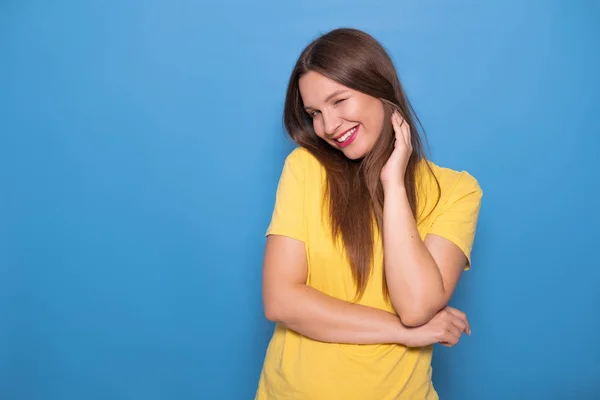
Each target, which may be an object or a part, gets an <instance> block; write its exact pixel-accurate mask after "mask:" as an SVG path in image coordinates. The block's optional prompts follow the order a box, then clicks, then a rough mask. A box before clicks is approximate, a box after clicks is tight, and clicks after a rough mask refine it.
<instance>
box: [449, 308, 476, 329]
mask: <svg viewBox="0 0 600 400" xmlns="http://www.w3.org/2000/svg"><path fill="white" fill-rule="evenodd" d="M446 310H448V311H449V312H450V313H452V315H454V316H456V317H457V318H460V319H461V320H463V321H464V323H465V333H466V334H467V335H470V334H471V325H470V324H469V319H468V318H467V314H465V313H464V312H462V311H460V310H457V309H456V308H453V307H450V306H448V307H446Z"/></svg>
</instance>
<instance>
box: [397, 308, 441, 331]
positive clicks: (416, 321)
mask: <svg viewBox="0 0 600 400" xmlns="http://www.w3.org/2000/svg"><path fill="white" fill-rule="evenodd" d="M434 315H435V314H431V313H426V312H422V311H421V312H419V311H418V310H415V311H412V312H404V313H400V314H399V315H398V316H399V317H400V322H402V325H404V326H406V327H408V328H416V327H418V326H421V325H425V324H426V323H427V322H429V320H430V319H431V318H432V317H433V316H434Z"/></svg>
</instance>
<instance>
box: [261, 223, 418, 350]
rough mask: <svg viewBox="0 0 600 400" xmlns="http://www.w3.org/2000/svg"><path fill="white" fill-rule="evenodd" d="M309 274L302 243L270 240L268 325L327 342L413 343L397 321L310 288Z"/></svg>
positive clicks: (266, 290)
mask: <svg viewBox="0 0 600 400" xmlns="http://www.w3.org/2000/svg"><path fill="white" fill-rule="evenodd" d="M307 270H308V267H307V260H306V253H305V249H304V243H303V242H301V241H299V240H296V239H291V238H289V237H286V236H278V235H269V236H268V237H267V245H266V250H265V259H264V266H263V301H264V309H265V315H266V317H267V319H269V320H271V321H274V322H278V323H281V324H283V325H284V326H286V327H287V328H289V329H291V330H293V331H296V332H298V333H300V334H301V335H304V336H307V337H309V338H311V339H314V340H318V341H322V342H332V343H352V344H379V343H401V344H406V345H409V344H410V343H411V336H414V334H415V333H416V332H414V329H413V330H412V331H411V329H410V328H407V327H405V326H403V325H402V324H401V322H400V319H399V318H398V316H397V315H395V314H392V313H389V312H387V311H383V310H379V309H376V308H372V307H367V306H363V305H359V304H353V303H349V302H346V301H343V300H339V299H336V298H334V297H331V296H328V295H326V294H324V293H322V292H320V291H318V290H316V289H314V288H312V287H310V286H308V285H306V277H307ZM416 329H418V328H416Z"/></svg>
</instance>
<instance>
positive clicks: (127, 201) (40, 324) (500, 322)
mask: <svg viewBox="0 0 600 400" xmlns="http://www.w3.org/2000/svg"><path fill="white" fill-rule="evenodd" d="M524 3H527V4H528V5H524ZM598 20H600V7H599V6H598V5H597V3H595V4H594V2H592V1H587V2H586V1H574V2H566V1H563V2H559V1H550V0H548V1H534V2H522V1H517V0H510V1H506V0H504V1H500V0H497V1H491V2H485V4H480V3H477V2H470V4H466V3H462V2H461V3H455V4H448V2H440V3H436V4H435V5H433V4H432V3H430V2H420V3H418V4H417V2H407V1H403V2H397V1H383V2H377V3H376V4H374V5H373V6H367V3H366V2H362V4H361V5H352V4H349V3H348V2H342V1H334V0H329V1H325V2H321V1H318V0H308V1H303V2H297V3H289V2H278V1H275V0H266V1H260V2H258V3H255V2H216V1H214V2H207V3H202V2H193V1H177V2H167V1H162V2H159V1H141V0H121V1H119V2H112V4H107V3H106V2H100V1H86V2H82V1H54V2H48V1H17V0H12V1H11V0H8V1H6V0H5V1H3V2H2V3H1V4H0V60H1V61H0V132H1V137H0V138H1V141H0V171H1V172H0V184H1V186H0V190H1V193H0V274H1V275H0V299H1V300H0V398H2V399H10V400H12V399H15V400H16V399H18V400H21V399H60V400H75V399H77V400H79V399H86V400H91V399H102V400H104V399H115V400H117V399H141V398H144V399H250V398H252V396H253V394H254V390H255V386H256V381H257V378H258V374H259V371H260V367H261V362H262V357H263V354H264V350H265V346H266V344H267V341H268V339H269V335H270V333H271V329H272V326H271V324H270V323H268V322H267V321H265V319H264V317H263V314H262V309H261V299H260V274H261V261H262V252H263V245H264V237H263V234H264V230H265V229H266V226H267V224H268V219H269V217H270V214H271V207H272V204H273V200H274V194H275V188H276V184H277V179H278V177H279V173H280V169H281V166H282V161H283V159H284V157H285V155H286V154H287V153H288V152H289V150H290V149H291V145H290V143H289V142H288V141H287V140H286V139H285V137H284V136H283V134H282V127H281V111H282V101H283V97H284V92H285V85H286V83H287V78H288V74H289V72H290V69H291V67H292V65H293V63H294V61H295V59H296V57H297V56H298V54H299V52H300V50H301V49H302V47H303V46H304V45H306V44H307V43H308V42H309V41H310V40H311V39H313V38H314V37H315V36H316V35H318V34H319V33H320V32H324V31H326V30H329V29H331V28H335V27H338V26H353V27H357V28H361V29H365V30H367V31H369V32H370V33H372V34H373V35H374V36H376V37H377V38H378V39H380V40H381V41H382V42H383V43H384V45H385V46H386V47H387V48H388V49H389V51H390V53H391V54H392V56H393V58H394V59H395V61H396V63H397V66H398V70H399V72H400V75H401V78H402V79H403V81H404V83H405V86H406V88H407V91H408V93H409V96H410V97H411V98H412V100H413V102H414V105H415V107H416V109H417V112H418V113H419V115H420V117H421V120H422V122H423V124H424V126H425V129H426V131H427V133H428V135H429V139H430V143H431V148H432V154H433V159H434V161H436V162H437V163H439V164H442V165H444V166H448V167H452V168H456V169H467V170H469V171H470V172H471V173H472V174H473V175H475V176H476V177H477V178H478V179H479V181H480V183H481V185H482V187H483V189H484V193H485V195H484V205H483V208H482V211H481V218H480V224H479V232H478V237H477V240H476V244H475V251H474V260H473V270H472V271H470V272H468V273H467V274H466V275H464V279H463V280H462V281H461V284H460V286H459V288H458V292H457V294H456V296H455V298H454V300H453V304H454V305H455V306H457V307H458V308H461V309H463V310H465V311H466V312H467V313H468V315H469V317H470V320H471V325H472V329H473V334H472V336H471V337H465V338H464V339H463V340H462V342H461V343H460V345H459V346H458V347H456V348H453V349H446V348H437V349H436V353H435V360H434V381H435V384H436V387H437V389H438V391H439V392H440V394H441V395H442V398H443V399H462V400H466V399H487V400H493V399H503V400H504V399H509V398H510V399H534V398H535V399H565V398H577V399H592V398H598V396H600V383H599V382H598V381H597V379H598V376H600V367H599V362H600V341H599V340H598V331H599V330H600V313H599V312H598V311H597V307H598V306H599V305H600V294H598V282H599V281H600V264H599V262H598V253H597V251H598V245H597V242H598V239H600V235H599V234H598V226H599V225H600V217H599V213H598V212H597V206H598V204H599V201H598V194H599V193H598V191H599V186H600V178H598V176H597V171H596V168H595V167H596V162H597V160H598V156H597V154H598V150H599V148H600V147H599V145H600V108H599V107H600V106H599V105H600V78H599V73H598V71H600V44H599V42H598V38H599V37H600V28H599V25H598Z"/></svg>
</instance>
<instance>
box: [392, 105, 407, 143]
mask: <svg viewBox="0 0 600 400" xmlns="http://www.w3.org/2000/svg"><path fill="white" fill-rule="evenodd" d="M392 127H393V128H394V136H395V137H396V140H404V139H403V135H402V129H401V128H400V121H399V120H398V115H397V113H396V111H394V112H393V113H392Z"/></svg>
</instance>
